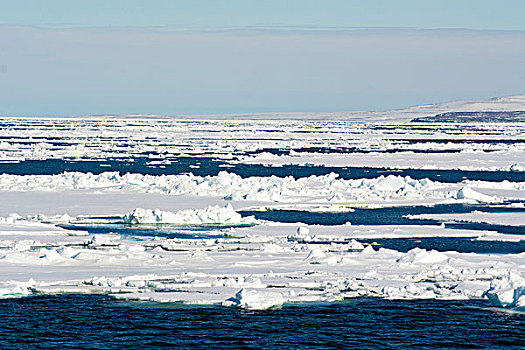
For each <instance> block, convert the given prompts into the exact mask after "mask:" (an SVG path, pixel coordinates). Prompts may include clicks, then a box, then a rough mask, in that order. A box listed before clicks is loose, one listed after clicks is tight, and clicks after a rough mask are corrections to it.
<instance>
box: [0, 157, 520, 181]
mask: <svg viewBox="0 0 525 350" xmlns="http://www.w3.org/2000/svg"><path fill="white" fill-rule="evenodd" d="M166 159H168V160H170V161H172V163H171V164H166V165H161V166H148V162H150V161H152V159H150V158H148V157H137V158H133V160H131V159H128V158H113V159H107V160H93V161H92V160H75V161H73V160H67V159H46V160H26V161H22V162H19V163H0V174H2V173H4V174H14V175H56V174H61V173H63V172H65V171H78V172H83V173H87V172H91V173H93V174H100V173H103V172H106V171H116V172H119V173H120V174H121V175H123V174H125V173H140V174H149V175H175V174H184V173H193V174H195V175H199V176H207V175H212V176H214V175H217V174H218V173H219V172H220V171H225V170H226V171H228V172H232V173H235V174H238V175H239V176H241V177H243V178H245V177H250V176H272V175H274V176H279V177H285V176H292V177H294V178H296V179H297V178H303V177H308V176H312V175H326V174H329V173H332V172H333V173H336V174H338V175H339V177H340V178H342V179H360V178H368V179H370V178H376V177H379V176H381V175H384V176H388V175H399V176H410V177H411V178H413V179H424V178H428V179H431V180H433V181H441V182H461V181H463V180H465V179H469V180H483V181H503V180H508V181H525V172H523V171H521V172H510V171H463V170H418V169H385V168H367V167H351V166H349V167H325V166H302V165H284V166H280V167H271V166H263V165H259V164H230V163H227V162H224V161H219V160H215V159H213V158H206V157H199V158H196V157H171V158H170V157H167V158H166ZM195 166H198V168H195Z"/></svg>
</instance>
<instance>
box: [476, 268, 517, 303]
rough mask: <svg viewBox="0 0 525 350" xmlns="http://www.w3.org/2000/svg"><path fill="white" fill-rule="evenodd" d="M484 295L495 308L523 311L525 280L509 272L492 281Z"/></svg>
mask: <svg viewBox="0 0 525 350" xmlns="http://www.w3.org/2000/svg"><path fill="white" fill-rule="evenodd" d="M485 295H486V296H487V298H488V299H489V300H490V302H491V303H492V304H493V305H495V306H501V307H515V308H519V309H525V278H523V277H521V276H520V275H518V274H517V273H514V272H511V271H510V272H509V273H508V274H507V275H506V276H504V277H503V278H501V279H496V280H493V281H492V282H491V284H490V288H489V289H488V290H487V291H486V292H485Z"/></svg>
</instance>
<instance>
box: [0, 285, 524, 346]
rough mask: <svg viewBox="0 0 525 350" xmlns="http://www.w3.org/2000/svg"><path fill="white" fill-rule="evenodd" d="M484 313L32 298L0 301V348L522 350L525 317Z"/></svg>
mask: <svg viewBox="0 0 525 350" xmlns="http://www.w3.org/2000/svg"><path fill="white" fill-rule="evenodd" d="M485 307H487V302H485V301H438V300H413V301H399V300H398V301H394V300H382V299H370V298H360V299H350V300H347V301H344V302H340V303H334V304H309V305H308V304H303V305H288V306H285V307H283V308H282V309H279V310H269V311H264V312H241V311H239V310H237V309H232V308H224V307H211V306H210V307H188V306H181V305H177V304H151V303H129V302H120V301H115V300H113V299H111V298H109V297H106V296H95V295H91V296H90V295H57V296H38V297H28V298H22V299H11V300H0V312H1V313H2V317H1V318H0V347H1V348H4V349H7V348H9V349H14V348H16V349H34V348H61V349H122V348H132V349H139V348H140V349H150V348H160V347H168V346H169V347H181V348H215V349H216V348H296V349H302V348H315V349H336V348H343V347H346V348H360V349H388V348H407V347H415V348H420V347H427V348H441V349H443V348H490V349H497V348H506V349H519V348H523V344H525V314H523V313H519V312H508V311H502V310H495V309H486V308H485Z"/></svg>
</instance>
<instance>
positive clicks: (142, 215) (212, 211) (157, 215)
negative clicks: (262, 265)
mask: <svg viewBox="0 0 525 350" xmlns="http://www.w3.org/2000/svg"><path fill="white" fill-rule="evenodd" d="M122 221H123V222H124V223H127V224H177V225H202V224H229V225H240V224H255V223H257V220H256V219H255V218H254V217H251V216H250V217H246V218H243V217H242V216H241V215H240V214H239V213H237V212H236V211H235V210H233V207H232V206H231V204H228V205H227V206H225V207H221V206H218V205H215V206H209V207H206V208H204V209H186V210H179V211H177V212H170V211H163V210H159V209H143V208H136V209H134V210H132V211H131V212H129V213H127V214H126V215H124V216H123V217H122Z"/></svg>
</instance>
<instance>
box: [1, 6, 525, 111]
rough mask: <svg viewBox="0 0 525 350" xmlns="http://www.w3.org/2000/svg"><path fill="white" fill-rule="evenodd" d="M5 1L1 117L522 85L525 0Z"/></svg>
mask: <svg viewBox="0 0 525 350" xmlns="http://www.w3.org/2000/svg"><path fill="white" fill-rule="evenodd" d="M0 9H1V11H0V47H1V48H2V49H1V50H0V115H2V114H4V115H5V114H7V115H80V114H105V113H153V114H170V115H176V114H203V113H205V114H208V113H228V112H232V113H238V112H266V111H350V110H378V109H389V108H400V107H405V106H409V105H414V104H422V103H432V102H441V101H447V100H454V99H464V98H488V97H493V96H501V95H511V94H523V93H525V21H523V20H522V18H521V17H522V14H523V13H525V1H510V0H509V1H504V0H500V1H483V0H477V1H470V0H465V1H461V0H456V1H448V0H442V1H424V0H417V1H416V0H399V1H386V0H383V1H380V0H368V1H351V0H348V1H342V0H341V1H337V0H332V1H330V0H324V1H311V0H310V1H309V0H302V1H299V0H297V1H271V0H266V1H262V0H261V1H250V0H242V1H240V0H239V1H227V0H224V1H185V2H183V1H137V0H127V1H98V0H96V1H89V2H87V1H85V2H80V1H57V0H55V1H53V0H48V1H36V0H34V1H2V0H0ZM226 28H233V29H234V30H226V31H225V30H223V29H226ZM254 28H258V29H254ZM261 28H273V29H261ZM283 28H286V30H283ZM294 28H295V29H294ZM319 28H321V29H322V30H312V29H319ZM329 28H339V29H345V28H346V29H345V30H326V29H329ZM348 28H360V29H348ZM363 28H365V29H363ZM458 28H463V29H458ZM156 29H162V30H156ZM187 29H189V30H187Z"/></svg>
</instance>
